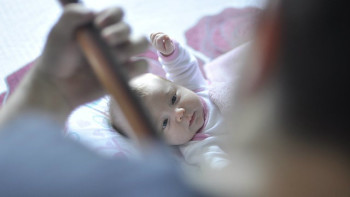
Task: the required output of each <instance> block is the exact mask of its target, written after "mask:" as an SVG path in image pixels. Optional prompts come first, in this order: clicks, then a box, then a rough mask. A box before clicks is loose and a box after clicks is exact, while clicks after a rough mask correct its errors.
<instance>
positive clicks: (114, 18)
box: [94, 7, 124, 29]
mask: <svg viewBox="0 0 350 197" xmlns="http://www.w3.org/2000/svg"><path fill="white" fill-rule="evenodd" d="M123 16H124V12H123V10H122V9H121V8H119V7H113V8H108V9H106V10H104V11H102V12H101V13H99V14H97V16H96V18H95V20H94V24H95V26H96V27H97V28H99V29H103V28H104V27H107V26H110V25H112V24H115V23H118V22H120V21H121V20H122V18H123Z"/></svg>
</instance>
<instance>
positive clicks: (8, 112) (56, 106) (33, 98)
mask: <svg viewBox="0 0 350 197" xmlns="http://www.w3.org/2000/svg"><path fill="white" fill-rule="evenodd" d="M122 17H123V12H122V10H121V9H119V8H111V9H106V10H104V11H102V12H100V13H93V12H92V11H90V10H89V9H87V8H85V7H83V6H82V5H79V4H69V5H67V6H65V8H64V12H63V14H62V16H61V18H60V19H59V20H58V22H57V23H56V24H55V25H54V27H53V28H52V30H51V32H50V34H49V36H48V40H47V43H46V45H45V48H44V51H43V53H42V55H41V56H40V57H39V58H38V60H37V61H36V62H35V66H34V67H33V69H31V70H30V71H29V73H28V74H27V75H26V76H25V78H24V79H23V80H22V82H21V83H20V85H19V86H18V88H17V90H16V91H15V92H14V94H13V95H12V96H11V97H10V99H9V100H8V101H7V103H6V105H4V106H3V107H2V109H1V111H0V112H1V113H0V127H1V126H2V125H4V124H5V123H7V122H9V121H11V120H12V119H14V118H16V117H19V116H20V115H22V114H23V113H28V112H29V111H30V112H29V113H32V112H33V111H36V112H39V113H43V114H48V115H50V116H52V117H53V118H54V119H56V120H57V121H58V122H59V123H61V124H62V125H63V123H64V122H65V120H66V119H67V117H68V116H69V114H70V113H71V112H72V111H73V110H74V109H75V108H76V107H77V106H79V105H81V104H84V103H86V102H89V101H92V100H94V99H97V98H99V97H100V96H102V95H103V93H104V91H103V89H102V87H101V86H100V84H99V82H98V81H97V78H96V77H95V75H94V73H93V71H92V69H91V68H90V65H89V64H88V62H87V60H86V59H85V57H84V56H83V54H82V52H81V50H80V49H79V46H78V44H77V42H76V40H75V31H76V30H77V29H78V28H79V27H81V26H83V25H86V24H88V23H91V22H92V23H93V24H94V25H95V26H96V27H97V28H98V29H100V30H101V35H102V37H103V38H104V39H105V40H106V42H107V43H108V44H109V45H110V46H111V50H113V52H114V53H115V56H116V58H118V60H119V62H120V63H121V64H122V65H123V66H125V67H126V68H127V70H129V74H131V75H135V74H137V73H140V72H144V71H146V67H147V64H146V62H144V61H132V60H131V59H130V58H131V57H132V56H133V55H135V54H138V53H140V52H142V51H144V50H145V49H146V48H147V47H148V41H147V39H146V38H140V39H136V40H131V39H130V27H129V26H128V25H127V24H125V23H124V22H122Z"/></svg>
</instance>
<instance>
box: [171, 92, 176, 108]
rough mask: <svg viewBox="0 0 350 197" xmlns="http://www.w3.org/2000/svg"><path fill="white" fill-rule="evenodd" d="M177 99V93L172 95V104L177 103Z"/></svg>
mask: <svg viewBox="0 0 350 197" xmlns="http://www.w3.org/2000/svg"><path fill="white" fill-rule="evenodd" d="M176 99H177V97H176V94H175V95H174V96H173V97H171V104H172V105H174V104H175V102H176Z"/></svg>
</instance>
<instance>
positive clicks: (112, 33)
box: [102, 22, 131, 46]
mask: <svg viewBox="0 0 350 197" xmlns="http://www.w3.org/2000/svg"><path fill="white" fill-rule="evenodd" d="M130 33H131V28H130V26H129V25H127V24H126V23H124V22H121V23H116V24H114V25H111V26H108V27H106V28H105V29H103V31H102V36H103V37H104V39H105V40H106V41H107V43H108V44H109V45H111V46H114V45H118V44H121V43H124V42H127V41H128V40H129V36H130Z"/></svg>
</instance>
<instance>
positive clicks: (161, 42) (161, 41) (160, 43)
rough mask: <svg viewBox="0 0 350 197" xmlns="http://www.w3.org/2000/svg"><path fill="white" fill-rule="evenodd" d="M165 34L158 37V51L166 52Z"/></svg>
mask: <svg viewBox="0 0 350 197" xmlns="http://www.w3.org/2000/svg"><path fill="white" fill-rule="evenodd" d="M164 36H165V35H164V34H159V35H157V37H156V48H157V49H158V50H164V49H165V48H164Z"/></svg>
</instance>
